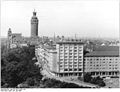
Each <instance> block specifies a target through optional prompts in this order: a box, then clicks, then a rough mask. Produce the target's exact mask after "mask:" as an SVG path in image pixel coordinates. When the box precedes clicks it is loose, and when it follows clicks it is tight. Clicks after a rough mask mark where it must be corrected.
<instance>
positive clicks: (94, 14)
mask: <svg viewBox="0 0 120 92" xmlns="http://www.w3.org/2000/svg"><path fill="white" fill-rule="evenodd" d="M1 7H2V8H1V23H2V24H1V36H7V31H8V29H9V28H11V29H12V32H13V33H22V35H23V36H30V31H31V30H30V19H31V17H32V15H33V14H32V12H33V10H34V9H35V10H36V11H37V17H38V19H39V36H43V35H45V36H53V34H54V33H55V34H56V35H60V36H61V35H64V36H74V34H77V36H79V37H112V38H116V37H119V0H102V1H101V0H89V1H88V0H80V1H79V0H76V1H72V0H67V1H60V0H59V1H56V0H53V1H52V0H51V1H4V2H2V6H1Z"/></svg>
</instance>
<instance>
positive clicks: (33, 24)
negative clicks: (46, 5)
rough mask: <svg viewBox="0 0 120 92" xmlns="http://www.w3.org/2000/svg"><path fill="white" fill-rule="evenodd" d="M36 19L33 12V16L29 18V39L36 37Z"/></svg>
mask: <svg viewBox="0 0 120 92" xmlns="http://www.w3.org/2000/svg"><path fill="white" fill-rule="evenodd" d="M38 22H39V20H38V18H37V16H36V12H35V10H34V12H33V16H32V18H31V37H37V36H38Z"/></svg>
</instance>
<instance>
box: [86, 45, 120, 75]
mask: <svg viewBox="0 0 120 92" xmlns="http://www.w3.org/2000/svg"><path fill="white" fill-rule="evenodd" d="M84 63H85V72H90V73H91V74H92V76H95V77H96V76H101V77H113V76H119V73H120V55H119V47H118V46H100V47H98V48H95V49H94V51H93V52H90V53H87V54H86V55H85V56H84Z"/></svg>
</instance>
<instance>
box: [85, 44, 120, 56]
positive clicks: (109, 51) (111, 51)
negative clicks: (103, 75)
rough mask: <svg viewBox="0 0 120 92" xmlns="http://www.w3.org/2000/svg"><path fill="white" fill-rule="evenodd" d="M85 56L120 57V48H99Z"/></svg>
mask: <svg viewBox="0 0 120 92" xmlns="http://www.w3.org/2000/svg"><path fill="white" fill-rule="evenodd" d="M85 56H91V57H92V56H93V57H94V56H99V57H100V56H101V57H103V56H120V53H119V46H99V47H97V48H94V50H93V51H92V52H90V53H87V54H86V55H85Z"/></svg>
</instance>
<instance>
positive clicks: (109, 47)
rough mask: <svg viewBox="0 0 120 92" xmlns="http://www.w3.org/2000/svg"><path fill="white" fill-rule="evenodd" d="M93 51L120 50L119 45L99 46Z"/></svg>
mask: <svg viewBox="0 0 120 92" xmlns="http://www.w3.org/2000/svg"><path fill="white" fill-rule="evenodd" d="M93 51H119V46H98V47H95V48H93Z"/></svg>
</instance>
